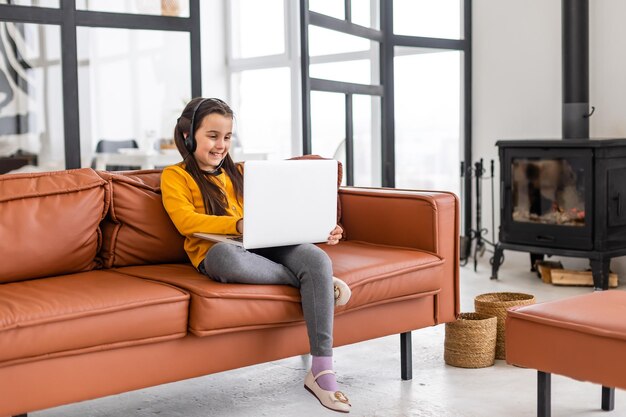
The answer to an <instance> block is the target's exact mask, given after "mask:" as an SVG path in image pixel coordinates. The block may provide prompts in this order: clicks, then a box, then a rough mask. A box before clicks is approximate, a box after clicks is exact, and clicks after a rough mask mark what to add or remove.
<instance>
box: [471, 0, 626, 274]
mask: <svg viewBox="0 0 626 417" xmlns="http://www.w3.org/2000/svg"><path fill="white" fill-rule="evenodd" d="M589 9H590V20H589V33H590V42H589V44H590V45H589V47H590V53H589V60H590V65H589V67H590V70H589V72H590V82H589V88H590V106H595V107H596V111H595V114H594V115H593V117H592V118H591V123H590V135H591V136H592V137H626V117H625V116H626V77H625V76H624V74H626V54H624V53H623V46H622V45H623V44H624V41H625V40H626V25H624V24H623V18H624V16H625V15H626V2H624V1H623V0H602V1H590V2H589ZM472 13H473V14H472V18H473V22H472V23H473V39H472V48H473V66H472V71H473V103H472V104H473V108H472V111H473V131H472V135H473V141H474V145H473V149H472V152H473V161H472V162H474V161H476V160H478V159H479V158H481V157H482V158H484V159H485V163H486V165H487V167H488V163H489V160H490V159H494V160H495V161H496V181H495V184H496V186H495V194H496V202H495V207H496V212H497V211H498V207H499V203H498V201H499V186H498V184H499V175H498V173H499V165H498V163H497V161H498V154H497V148H496V146H495V142H496V141H497V140H499V139H551V138H561V137H562V134H561V104H562V97H561V2H560V1H556V0H553V1H545V0H524V1H517V0H475V1H474V2H473V11H472ZM486 175H487V176H488V175H489V172H487V173H486ZM482 201H483V205H482V208H483V221H482V223H483V227H488V228H491V204H490V189H489V183H488V182H485V184H484V187H483V200H482ZM496 214H497V215H496V219H495V222H496V226H495V228H496V238H497V230H498V227H499V215H498V213H496ZM490 236H491V230H490V231H489V234H488V238H490ZM488 260H489V256H487V255H485V257H484V258H481V262H483V263H485V264H487V262H488ZM561 261H562V262H563V264H564V265H565V266H566V267H572V268H585V267H588V262H587V261H585V260H583V259H573V258H563V259H561ZM483 267H486V266H483ZM611 267H612V269H613V270H614V271H616V272H618V273H620V274H621V273H624V272H626V258H619V259H615V260H614V261H613V262H612V266H611Z"/></svg>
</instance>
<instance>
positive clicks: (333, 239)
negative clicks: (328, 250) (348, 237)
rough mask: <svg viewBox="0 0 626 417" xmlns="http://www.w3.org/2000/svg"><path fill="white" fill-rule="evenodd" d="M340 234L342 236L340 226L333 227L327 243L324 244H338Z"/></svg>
mask: <svg viewBox="0 0 626 417" xmlns="http://www.w3.org/2000/svg"><path fill="white" fill-rule="evenodd" d="M342 234H343V229H342V228H341V226H339V225H337V226H335V228H334V229H333V231H332V232H330V236H328V241H326V243H327V244H328V245H336V244H337V243H339V240H340V239H341V235H342Z"/></svg>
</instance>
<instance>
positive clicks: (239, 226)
mask: <svg viewBox="0 0 626 417" xmlns="http://www.w3.org/2000/svg"><path fill="white" fill-rule="evenodd" d="M235 228H236V229H237V233H239V234H240V235H242V234H243V217H242V218H241V219H239V220H237V223H235Z"/></svg>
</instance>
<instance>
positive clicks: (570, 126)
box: [561, 0, 589, 139]
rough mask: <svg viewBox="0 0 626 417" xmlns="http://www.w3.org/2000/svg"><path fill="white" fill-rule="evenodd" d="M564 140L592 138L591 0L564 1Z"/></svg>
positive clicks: (562, 5)
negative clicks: (590, 130) (590, 86)
mask: <svg viewBox="0 0 626 417" xmlns="http://www.w3.org/2000/svg"><path fill="white" fill-rule="evenodd" d="M561 7H562V19H563V22H562V48H563V116H562V118H563V139H588V138H589V0H562V4H561Z"/></svg>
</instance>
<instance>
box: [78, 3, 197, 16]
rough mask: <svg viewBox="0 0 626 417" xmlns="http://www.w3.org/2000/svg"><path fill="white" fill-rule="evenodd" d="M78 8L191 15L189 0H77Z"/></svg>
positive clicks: (115, 11) (164, 14)
mask: <svg viewBox="0 0 626 417" xmlns="http://www.w3.org/2000/svg"><path fill="white" fill-rule="evenodd" d="M76 9H77V10H91V11H94V12H111V13H131V14H148V15H161V16H179V17H189V0H134V1H131V0H76Z"/></svg>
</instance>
